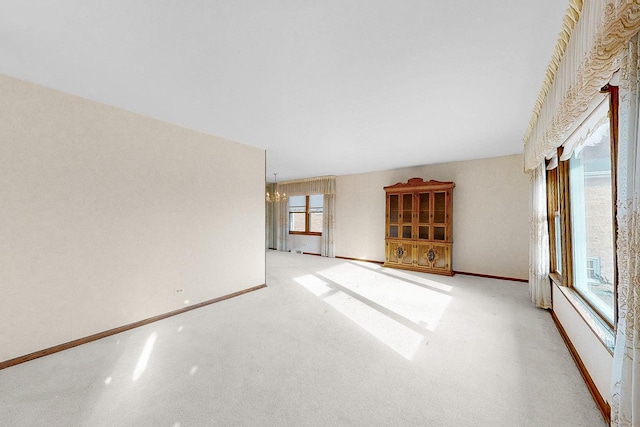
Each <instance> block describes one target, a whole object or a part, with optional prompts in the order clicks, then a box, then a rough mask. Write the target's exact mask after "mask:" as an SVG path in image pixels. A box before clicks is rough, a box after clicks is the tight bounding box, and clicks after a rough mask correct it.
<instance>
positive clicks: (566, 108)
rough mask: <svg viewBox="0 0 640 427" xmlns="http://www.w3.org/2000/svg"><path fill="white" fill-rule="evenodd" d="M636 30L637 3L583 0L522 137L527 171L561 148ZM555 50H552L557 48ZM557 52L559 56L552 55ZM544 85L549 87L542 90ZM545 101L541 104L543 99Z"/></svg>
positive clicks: (639, 20)
mask: <svg viewBox="0 0 640 427" xmlns="http://www.w3.org/2000/svg"><path fill="white" fill-rule="evenodd" d="M577 6H580V2H578V1H572V2H571V6H570V8H569V10H568V11H567V17H570V19H569V18H566V19H565V27H566V26H567V20H568V21H574V20H575V16H576V12H578V10H577ZM639 29H640V0H585V1H584V2H583V4H582V8H581V10H579V18H578V20H577V23H575V27H574V28H573V30H572V31H571V37H570V38H569V40H568V42H566V41H565V40H564V38H566V37H563V34H565V33H566V28H563V33H561V38H560V40H558V44H559V46H563V45H564V43H566V48H565V49H564V54H563V55H562V59H561V61H560V62H559V65H558V66H557V70H556V71H555V73H554V76H553V77H551V80H550V76H549V73H550V72H552V73H553V69H554V67H552V65H553V64H554V63H557V61H558V58H557V57H556V56H555V54H554V58H553V59H552V65H550V67H549V70H548V71H547V80H546V82H549V81H552V83H551V84H550V85H549V84H548V85H546V86H543V90H542V91H541V94H540V98H539V99H538V103H537V104H536V107H535V109H534V111H533V115H532V117H531V121H530V123H529V128H528V129H527V132H526V133H525V137H524V144H525V147H524V169H525V171H530V170H533V169H535V168H536V167H537V166H538V165H540V164H541V163H542V162H543V161H544V159H545V157H546V156H548V155H550V154H551V153H552V152H553V151H554V150H555V149H556V148H557V147H558V146H560V145H562V144H563V142H564V140H565V139H566V138H567V136H568V135H569V133H570V132H571V131H572V129H574V128H575V125H576V122H578V123H579V122H580V121H582V120H581V119H582V118H583V117H584V115H585V114H587V113H588V111H589V109H590V107H591V106H592V102H593V99H594V97H596V95H597V94H598V93H599V92H600V89H601V88H602V87H603V86H604V85H605V84H607V83H608V82H609V80H610V79H611V76H612V75H613V74H614V72H615V71H616V70H617V69H618V68H619V56H620V53H621V52H622V51H623V49H624V48H625V47H626V45H627V42H628V41H629V40H630V39H631V38H632V37H633V36H634V35H635V34H636V33H637V32H638V30H639ZM557 49H558V48H556V50H557ZM556 53H557V52H556ZM546 87H548V89H546ZM542 99H544V100H543V101H541V100H542Z"/></svg>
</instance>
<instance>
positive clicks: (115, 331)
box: [0, 284, 267, 370]
mask: <svg viewBox="0 0 640 427" xmlns="http://www.w3.org/2000/svg"><path fill="white" fill-rule="evenodd" d="M266 286H267V285H266V284H262V285H258V286H254V287H252V288H248V289H244V290H242V291H238V292H234V293H232V294H228V295H223V296H221V297H218V298H213V299H210V300H207V301H203V302H200V303H198V304H193V305H190V306H188V307H183V308H180V309H178V310H174V311H170V312H168V313H164V314H159V315H157V316H153V317H149V318H148V319H143V320H139V321H137V322H133V323H130V324H128V325H124V326H119V327H117V328H113V329H109V330H107V331H103V332H98V333H97V334H93V335H89V336H87V337H84V338H78V339H76V340H73V341H69V342H67V343H64V344H59V345H56V346H53V347H49V348H45V349H44V350H39V351H35V352H33V353H29V354H26V355H24V356H19V357H16V358H13V359H9V360H6V361H4V362H0V370H2V369H5V368H8V367H10V366H14V365H18V364H20V363H24V362H28V361H30V360H34V359H38V358H40V357H43V356H48V355H50V354H53V353H57V352H59V351H63V350H67V349H69V348H73V347H77V346H79V345H82V344H86V343H89V342H91V341H96V340H99V339H101V338H105V337H108V336H111V335H115V334H119V333H120V332H125V331H128V330H130V329H134V328H138V327H140V326H144V325H147V324H149V323H153V322H157V321H158V320H162V319H166V318H167V317H172V316H176V315H178V314H182V313H186V312H187V311H191V310H195V309H196V308H201V307H204V306H207V305H211V304H214V303H216V302H220V301H224V300H227V299H230V298H234V297H237V296H240V295H243V294H246V293H249V292H253V291H257V290H258V289H262V288H265V287H266Z"/></svg>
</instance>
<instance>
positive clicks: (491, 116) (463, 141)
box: [0, 0, 568, 180]
mask: <svg viewBox="0 0 640 427" xmlns="http://www.w3.org/2000/svg"><path fill="white" fill-rule="evenodd" d="M567 6H568V1H559V0H518V1H513V0H484V1H477V0H457V1H456V0H452V1H447V0H440V1H436V0H415V1H411V0H385V1H383V0H228V1H212V0H182V1H180V0H162V1H158V0H155V1H152V0H112V1H101V0H58V1H51V0H0V11H1V12H0V73H2V74H6V75H9V76H13V77H17V78H21V79H25V80H28V81H32V82H35V83H39V84H42V85H45V86H48V87H52V88H55V89H59V90H62V91H64V92H68V93H72V94H75V95H79V96H82V97H85V98H90V99H93V100H96V101H99V102H102V103H105V104H109V105H113V106H116V107H120V108H124V109H126V110H129V111H133V112H136V113H140V114H143V115H146V116H150V117H155V118H157V119H160V120H164V121H167V122H171V123H175V124H178V125H181V126H184V127H188V128H192V129H196V130H199V131H201V132H205V133H208V134H213V135H217V136H221V137H224V138H228V139H232V140H235V141H238V142H242V143H245V144H249V145H254V146H257V147H262V148H265V149H266V150H267V178H268V179H269V180H273V175H272V174H273V172H279V175H278V180H286V179H294V178H302V177H311V176H319V175H344V174H350V173H358V172H365V171H373V170H383V169H391V168H397V167H405V166H414V165H422V164H431V163H440V162H447V161H457V160H465V159H473V158H482V157H491V156H500V155H507V154H515V153H520V152H521V151H522V137H523V135H524V132H525V130H526V128H527V125H528V122H529V118H530V116H531V111H532V108H533V105H534V103H535V101H536V98H537V96H538V92H539V90H540V88H541V85H542V80H543V77H544V73H545V70H546V68H547V64H548V62H549V59H550V58H551V54H552V51H553V48H554V46H555V43H556V40H557V36H558V33H559V31H560V29H561V24H562V19H563V17H564V13H565V10H566V8H567Z"/></svg>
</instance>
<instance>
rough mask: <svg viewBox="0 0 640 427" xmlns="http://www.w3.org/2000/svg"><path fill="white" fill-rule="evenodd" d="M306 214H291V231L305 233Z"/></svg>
mask: <svg viewBox="0 0 640 427" xmlns="http://www.w3.org/2000/svg"><path fill="white" fill-rule="evenodd" d="M305 216H306V214H305V213H304V212H290V213H289V231H299V232H301V233H304V231H305V229H304V218H305Z"/></svg>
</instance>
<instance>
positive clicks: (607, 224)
mask: <svg viewBox="0 0 640 427" xmlns="http://www.w3.org/2000/svg"><path fill="white" fill-rule="evenodd" d="M607 90H608V92H609V102H603V103H602V104H601V105H600V106H599V107H598V108H597V109H596V110H595V111H594V112H593V113H592V114H591V115H590V117H589V118H587V120H586V121H585V123H584V124H583V125H581V126H580V127H579V128H578V129H577V130H576V131H575V132H574V136H575V135H578V137H577V138H573V137H572V138H573V140H571V138H570V141H568V142H567V143H565V144H564V147H563V149H562V150H559V152H558V157H559V158H560V161H559V162H558V165H557V168H553V167H552V166H551V165H550V166H549V167H548V168H549V169H551V170H549V171H548V172H547V196H548V197H547V200H548V215H549V244H550V248H551V272H552V274H551V278H552V279H553V280H554V281H556V282H558V283H561V284H562V285H565V286H568V287H570V288H572V289H573V290H574V291H575V292H576V293H577V294H578V295H579V296H580V297H581V298H582V300H584V301H585V303H586V304H587V305H589V306H590V307H591V309H592V310H593V311H594V312H595V313H596V314H597V315H598V316H599V317H600V318H601V319H602V320H604V321H605V322H606V323H608V324H609V325H610V326H611V327H613V325H615V322H616V318H615V317H616V269H615V265H616V259H615V256H616V255H615V247H616V242H615V229H616V219H615V204H616V202H615V194H616V182H615V170H616V169H615V167H616V166H615V159H616V155H615V153H616V150H617V148H616V138H617V136H616V134H615V130H616V129H617V114H616V112H617V88H615V87H608V88H607ZM610 111H611V112H613V113H611V112H610ZM612 130H613V131H612ZM560 152H562V155H561V156H560Z"/></svg>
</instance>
